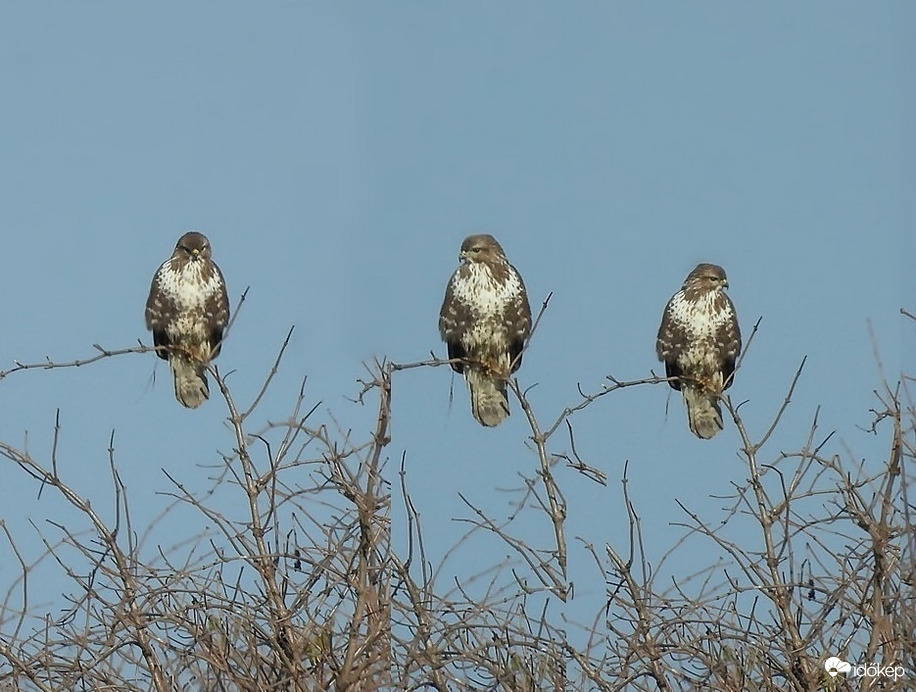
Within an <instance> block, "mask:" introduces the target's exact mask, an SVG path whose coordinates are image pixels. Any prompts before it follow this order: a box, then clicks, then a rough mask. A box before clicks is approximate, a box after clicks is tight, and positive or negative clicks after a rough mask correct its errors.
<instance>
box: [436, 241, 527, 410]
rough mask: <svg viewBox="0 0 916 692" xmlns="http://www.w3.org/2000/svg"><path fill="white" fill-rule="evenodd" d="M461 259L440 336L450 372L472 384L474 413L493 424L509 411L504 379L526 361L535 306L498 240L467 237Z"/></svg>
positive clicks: (444, 307) (451, 282) (443, 312)
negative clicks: (526, 343) (524, 352)
mask: <svg viewBox="0 0 916 692" xmlns="http://www.w3.org/2000/svg"><path fill="white" fill-rule="evenodd" d="M458 259H459V260H460V261H461V264H460V265H459V266H458V269H456V270H455V273H454V274H452V278H451V279H450V280H449V282H448V287H447V288H446V290H445V300H444V301H443V303H442V310H440V312H439V334H440V335H441V336H442V340H443V341H444V342H445V343H446V344H447V345H448V357H449V359H450V360H452V364H451V365H452V370H454V371H455V372H458V373H462V374H463V375H464V379H465V380H466V381H467V383H468V389H469V390H470V392H471V413H473V414H474V418H476V419H477V422H479V423H480V424H481V425H485V426H487V427H493V426H495V425H499V424H500V423H502V421H503V420H505V418H506V416H508V415H509V398H508V396H507V395H506V382H507V381H508V379H509V376H510V375H511V374H512V373H513V372H515V371H516V370H518V368H519V366H520V365H521V364H522V351H523V350H524V348H525V341H526V339H527V338H528V336H529V334H530V333H531V308H530V307H529V305H528V295H527V294H526V293H525V284H524V283H523V282H522V277H521V276H520V275H519V273H518V271H517V270H516V269H515V267H513V266H512V265H511V264H509V261H508V260H507V259H506V253H505V252H503V249H502V247H501V246H500V244H499V243H498V242H497V241H496V238H494V237H493V236H491V235H472V236H468V237H467V238H465V240H464V242H463V243H461V253H460V254H459V255H458Z"/></svg>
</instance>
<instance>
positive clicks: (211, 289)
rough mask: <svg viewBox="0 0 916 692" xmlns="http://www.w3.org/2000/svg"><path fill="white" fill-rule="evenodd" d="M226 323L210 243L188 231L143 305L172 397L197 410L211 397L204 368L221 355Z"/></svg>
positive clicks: (221, 284) (222, 292)
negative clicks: (165, 366) (168, 371)
mask: <svg viewBox="0 0 916 692" xmlns="http://www.w3.org/2000/svg"><path fill="white" fill-rule="evenodd" d="M228 322H229V298H228V296H227V295H226V282H225V281H224V280H223V274H222V272H220V270H219V267H217V266H216V263H215V262H214V261H213V259H212V258H211V256H210V241H209V240H207V237H206V236H205V235H204V234H203V233H198V232H197V231H191V232H189V233H185V234H184V235H183V236H181V238H179V239H178V244H177V245H176V246H175V252H173V253H172V256H171V257H170V258H169V259H167V260H166V261H165V262H163V263H162V266H160V267H159V269H158V270H157V271H156V275H155V276H154V277H153V284H152V286H150V289H149V298H147V300H146V328H147V329H151V330H152V331H153V343H154V344H155V345H156V347H157V348H158V350H157V351H156V354H157V355H158V356H159V357H160V358H162V359H163V360H168V361H169V365H170V366H171V368H172V375H173V377H174V379H175V398H176V399H178V402H179V403H180V404H181V405H182V406H187V407H188V408H197V407H198V406H200V405H201V404H202V403H204V401H206V400H207V399H208V398H209V396H210V387H209V385H208V384H207V365H208V364H209V363H210V361H211V360H212V359H214V358H216V356H218V355H219V351H220V346H222V341H223V330H224V329H225V328H226V324H227V323H228Z"/></svg>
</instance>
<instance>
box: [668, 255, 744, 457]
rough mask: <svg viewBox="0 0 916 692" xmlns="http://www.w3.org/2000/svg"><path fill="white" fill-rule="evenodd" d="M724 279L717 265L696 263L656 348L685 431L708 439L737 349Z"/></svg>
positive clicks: (715, 428) (717, 424) (717, 422)
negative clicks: (682, 411) (683, 409)
mask: <svg viewBox="0 0 916 692" xmlns="http://www.w3.org/2000/svg"><path fill="white" fill-rule="evenodd" d="M726 288H728V278H727V277H726V276H725V270H724V269H722V267H720V266H718V265H716V264H698V265H697V267H696V269H694V270H693V271H692V272H690V273H689V274H688V275H687V278H686V279H685V280H684V285H683V286H681V290H680V291H678V292H677V293H675V294H674V295H673V296H672V297H671V300H669V301H668V305H667V306H666V307H665V312H664V314H663V315H662V323H661V326H660V327H659V328H658V339H657V341H656V343H655V351H656V353H657V354H658V359H659V360H661V361H664V363H665V372H666V373H667V376H668V377H670V378H674V379H671V380H670V381H669V384H670V385H671V387H672V388H674V389H677V390H680V391H681V393H682V394H683V395H684V404H685V405H686V406H687V421H688V423H689V424H690V431H691V432H692V433H693V434H694V435H696V436H697V437H699V438H702V439H704V440H708V439H709V438H711V437H713V436H714V435H715V434H716V433H718V432H719V431H720V430H721V429H722V411H721V409H720V408H719V397H720V396H721V395H722V392H723V391H725V390H726V389H728V388H729V387H730V386H731V383H732V377H733V375H734V372H735V361H736V360H737V358H738V354H739V353H741V332H740V330H739V329H738V317H737V315H736V313H735V306H734V305H732V301H731V299H730V298H729V297H728V296H727V295H726V294H725V289H726Z"/></svg>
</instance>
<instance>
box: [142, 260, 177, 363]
mask: <svg viewBox="0 0 916 692" xmlns="http://www.w3.org/2000/svg"><path fill="white" fill-rule="evenodd" d="M165 271H170V270H169V268H168V266H167V265H166V264H163V265H162V266H161V267H159V270H158V271H157V272H156V274H155V275H154V276H153V283H152V285H151V286H150V289H149V296H148V297H147V299H146V328H147V329H150V330H152V332H153V345H154V346H156V347H157V348H160V347H161V348H160V350H157V351H156V355H157V356H159V357H160V358H162V359H163V360H168V358H169V354H168V353H167V352H166V351H165V347H168V346H171V342H170V341H169V337H168V332H167V330H168V326H169V324H171V322H172V320H173V319H174V317H175V303H174V302H173V301H172V299H171V298H170V297H169V296H168V295H167V294H166V292H165V291H163V290H162V287H161V286H160V279H161V278H162V273H163V272H165Z"/></svg>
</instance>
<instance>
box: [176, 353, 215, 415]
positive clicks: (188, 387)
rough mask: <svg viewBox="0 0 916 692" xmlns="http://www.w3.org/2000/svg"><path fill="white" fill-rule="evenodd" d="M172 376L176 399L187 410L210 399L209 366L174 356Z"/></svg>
mask: <svg viewBox="0 0 916 692" xmlns="http://www.w3.org/2000/svg"><path fill="white" fill-rule="evenodd" d="M169 365H170V366H171V367H172V376H173V377H174V378H175V398H176V399H178V403H180V404H181V405H182V406H186V407H187V408H197V407H198V406H200V405H201V404H202V403H204V402H205V401H206V400H207V399H209V398H210V385H209V384H207V366H206V365H204V364H203V363H199V362H193V361H191V360H188V359H187V358H185V357H183V356H180V355H175V354H173V355H172V356H171V357H170V358H169Z"/></svg>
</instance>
